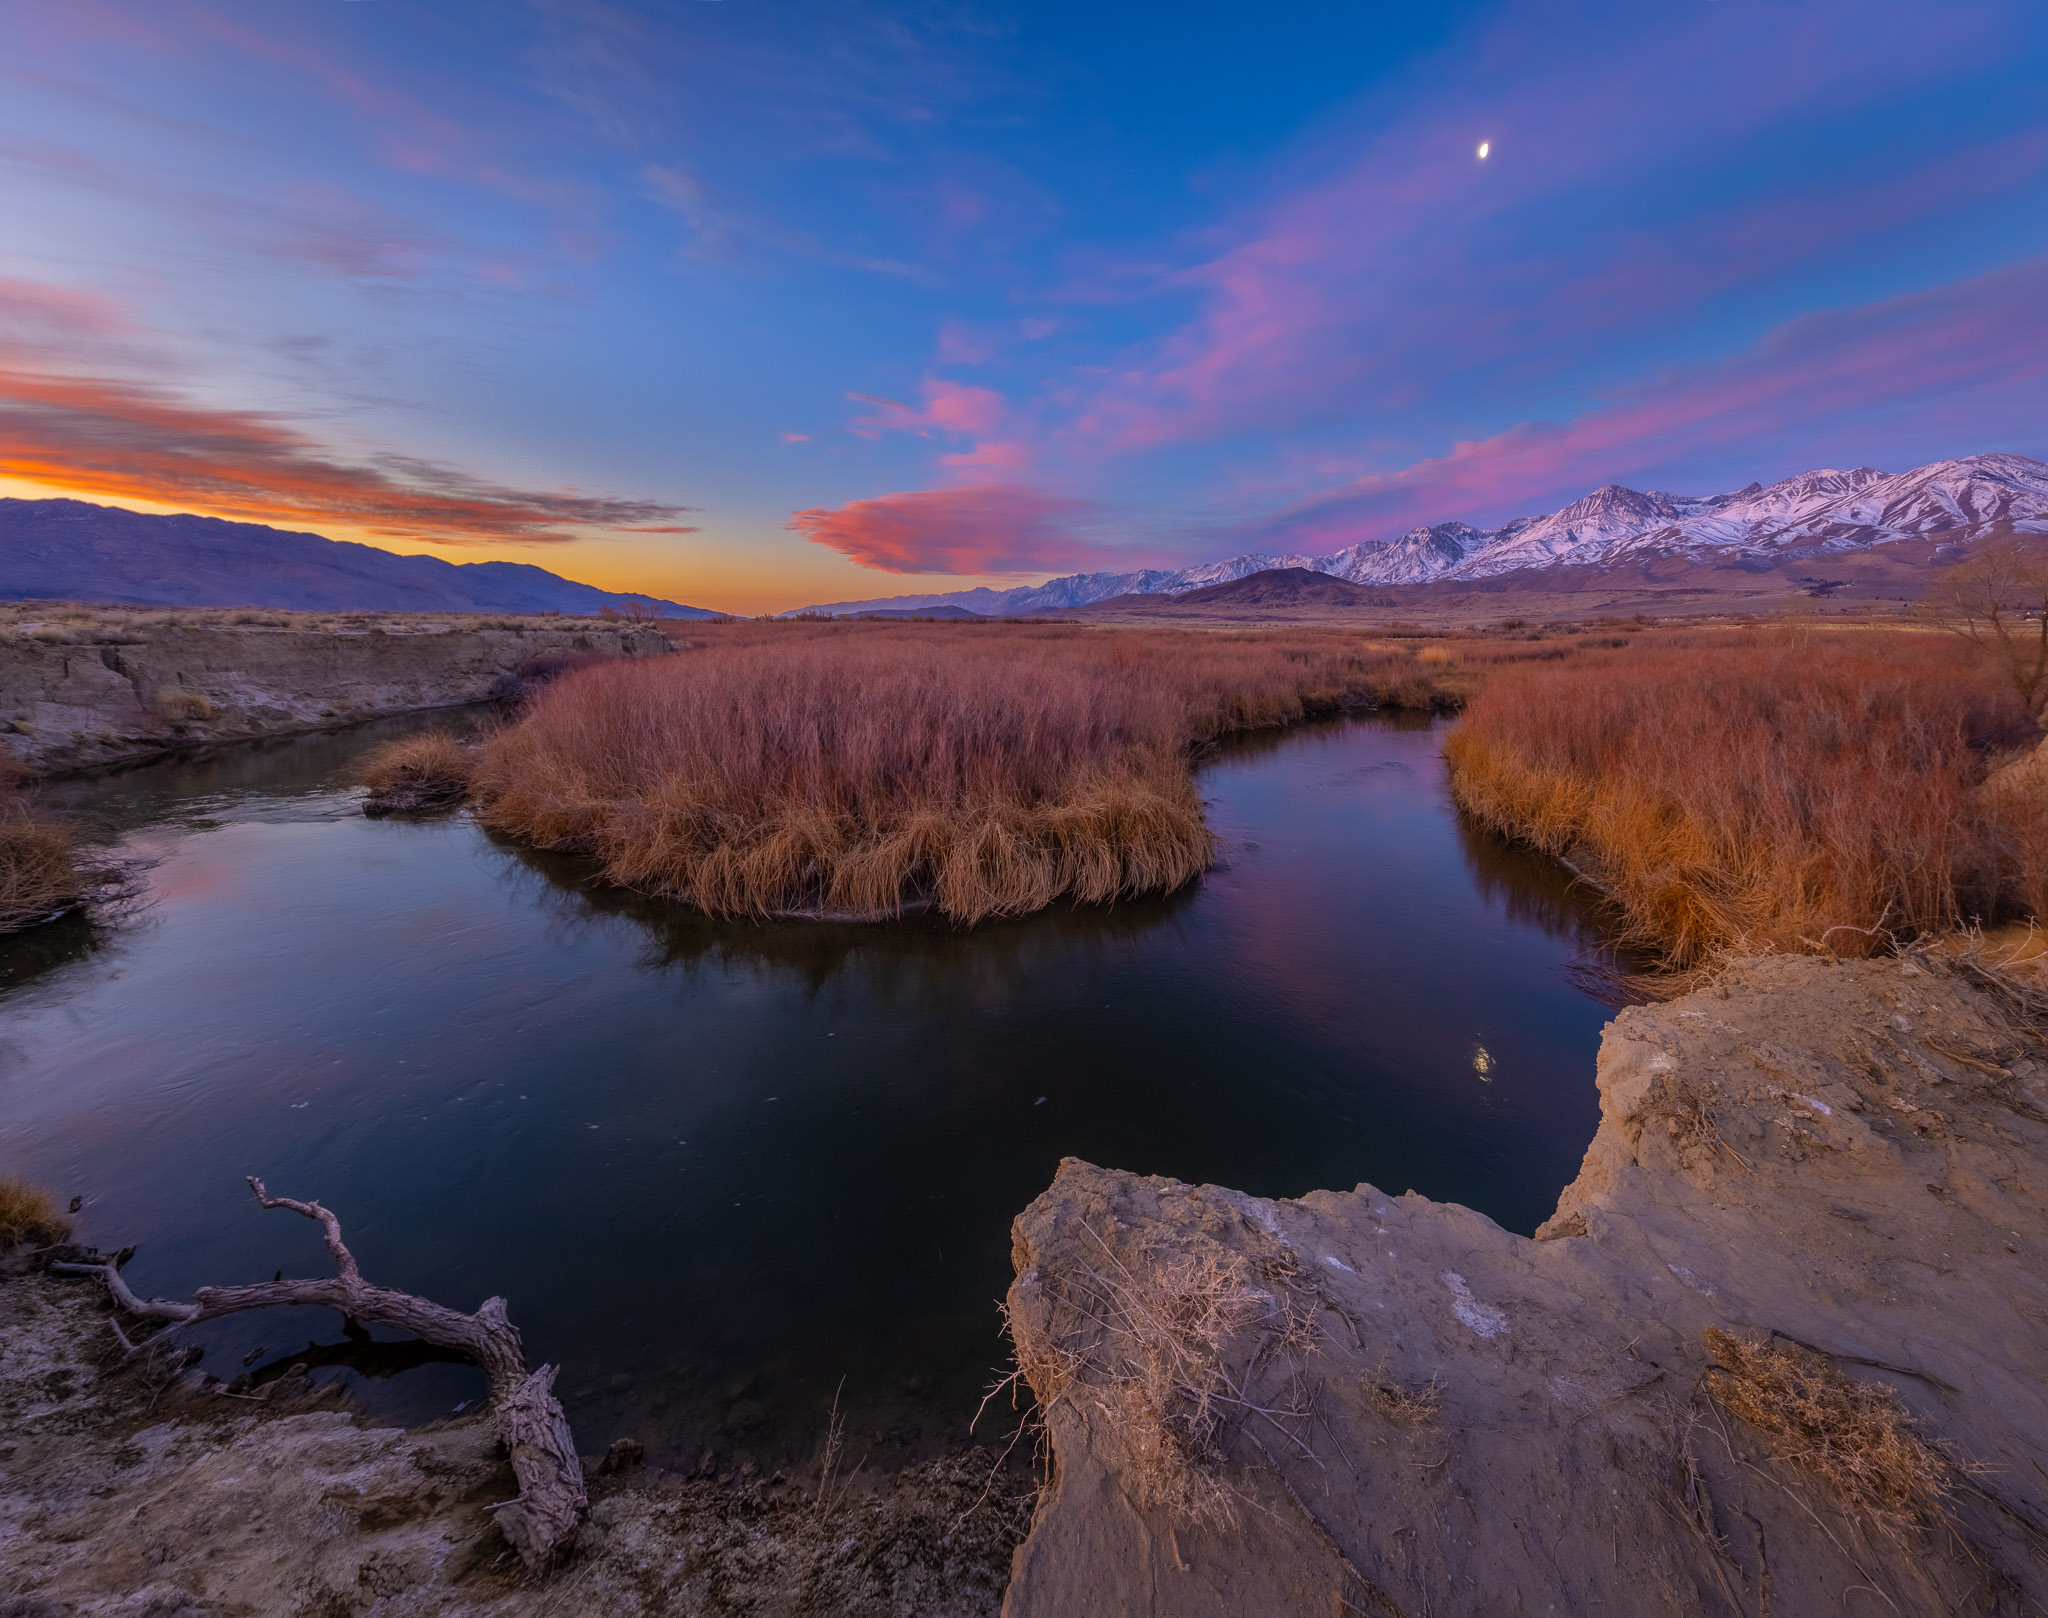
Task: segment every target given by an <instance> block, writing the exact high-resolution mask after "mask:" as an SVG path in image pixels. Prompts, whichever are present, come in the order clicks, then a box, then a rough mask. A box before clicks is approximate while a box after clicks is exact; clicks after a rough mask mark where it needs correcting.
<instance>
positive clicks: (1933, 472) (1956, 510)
mask: <svg viewBox="0 0 2048 1618" xmlns="http://www.w3.org/2000/svg"><path fill="white" fill-rule="evenodd" d="M2019 534H2043V535H2048V464H2044V463H2043V462H2041V461H2035V460H2029V459H2028V458H2027V457H2026V456H2024V455H1970V456H1965V457H1963V458H1962V459H1960V460H1953V461H1936V462H1934V463H1933V464H1932V465H1930V466H1923V467H1919V468H1917V469H1915V470H1913V471H1911V472H1880V471H1878V470H1877V469H1876V468H1875V467H1869V466H1860V467H1857V468H1855V469H1854V470H1853V471H1832V470H1825V471H1815V472H1802V473H1800V474H1799V475H1798V476H1797V477H1790V478H1786V479H1785V480H1784V481H1783V482H1781V483H1773V484H1771V485H1770V486H1769V487H1768V488H1766V487H1765V486H1764V485H1762V484H1759V483H1751V484H1750V485H1749V486H1748V487H1747V488H1742V489H1736V490H1734V491H1733V492H1731V493H1728V494H1716V495H1705V496H1693V495H1676V494H1666V493H1664V492H1663V491H1661V490H1652V491H1650V492H1648V493H1642V492H1639V491H1637V490H1635V489H1625V488H1623V487H1621V486H1620V485H1619V484H1613V483H1610V484H1609V485H1607V487H1605V488H1603V489H1595V490H1594V491H1593V492H1592V493H1591V494H1589V495H1587V496H1585V498H1583V499H1581V500H1575V501H1573V502H1572V503H1571V504H1570V505H1568V506H1566V507H1565V508H1564V509H1563V510H1561V511H1553V512H1551V513H1549V514H1548V515H1547V516H1541V517H1517V518H1515V519H1514V520H1513V521H1512V522H1507V523H1503V524H1502V525H1501V526H1500V527H1498V528H1474V527H1472V526H1470V525H1469V524H1467V523H1462V522H1442V523H1437V524H1434V525H1433V526H1431V527H1428V528H1414V529H1410V530H1409V531H1408V532H1407V533H1405V534H1402V535H1399V536H1398V537H1396V538H1394V539H1387V540H1368V541H1366V542H1364V543H1362V544H1357V545H1351V546H1347V547H1346V548H1345V549H1343V550H1340V551H1336V552H1334V553H1332V554H1331V555H1328V556H1293V555H1285V556H1268V555H1264V554H1259V553H1254V554H1250V555H1245V556H1233V557H1230V558H1229V559H1228V560H1225V561H1221V562H1204V563H1202V564H1200V565H1198V566H1195V567H1187V568H1179V569H1173V570H1165V569H1158V568H1146V569H1141V570H1139V571H1137V572H1133V573H1075V574H1069V575H1068V576H1067V577H1065V578H1058V579H1051V580H1048V581H1047V582H1046V583H1044V584H1038V585H1020V586H1018V587H1017V588H1015V589H1011V590H992V589H989V588H988V587H987V586H985V585H984V586H980V587H978V588H976V589H972V590H959V591H953V592H950V593H946V594H941V595H914V596H886V597H883V598H881V599H878V600H874V601H841V602H835V603H831V604H829V605H823V606H816V607H810V608H806V609H804V610H805V611H809V612H824V613H833V614H842V613H854V612H871V611H874V610H876V609H895V610H899V611H903V610H916V609H919V608H924V609H927V610H928V609H930V608H933V607H940V606H957V607H964V608H966V609H968V610H969V611H972V612H976V613H981V614H985V615H987V616H991V617H1017V616H1021V615H1026V614H1031V613H1041V612H1057V611H1062V610H1066V609H1070V608H1074V607H1083V606H1088V605H1090V604H1092V603H1095V602H1099V601H1107V600H1109V599H1111V598H1112V597H1115V596H1126V595H1181V594H1185V593H1187V592H1190V591H1195V590H1200V589H1203V588H1204V587H1206V586H1211V585H1217V584H1223V583H1227V582H1228V581H1230V580H1232V579H1242V578H1247V577H1249V576H1251V575H1253V574H1256V573H1264V572H1269V571H1271V570H1273V569H1275V568H1306V569H1308V570H1310V571H1312V572H1316V573H1326V574H1329V575H1331V576H1333V577H1335V578H1339V579H1344V580H1347V581H1349V582H1350V583H1353V584H1360V585H1381V586H1388V585H1415V584H1434V583H1438V582H1443V583H1453V584H1456V583H1465V584H1477V583H1480V582H1482V581H1499V582H1500V583H1502V584H1520V583H1523V582H1526V583H1528V584H1530V585H1531V586H1537V585H1540V584H1541V583H1543V582H1544V581H1545V579H1546V578H1548V577H1554V576H1556V575H1558V574H1560V573H1562V572H1564V571H1565V570H1572V571H1573V572H1575V573H1579V574H1584V573H1587V572H1593V573H1598V572H1601V571H1620V570H1623V569H1630V568H1646V567H1651V568H1654V567H1663V568H1665V569H1667V570H1668V569H1669V568H1670V567H1672V566H1674V565H1676V566H1685V567H1705V568H1729V569H1735V570H1738V571H1742V572H1752V573H1754V572H1763V571H1768V570H1775V569H1777V568H1780V567H1782V566H1784V565H1785V564H1788V563H1799V562H1805V563H1811V564H1825V563H1826V562H1827V561H1829V560H1831V559H1835V558H1840V557H1843V556H1845V555H1847V554H1850V553H1865V552H1869V551H1872V550H1875V549H1877V548H1878V547H1881V546H1885V545H1888V544H1894V543H1897V542H1899V541H1904V540H1919V541H1932V542H1933V546H1932V551H1931V553H1930V554H1931V556H1932V559H1936V560H1938V559H1940V557H1941V556H1942V555H1943V554H1953V553H1954V552H1956V551H1959V550H1961V549H1962V548H1964V547H1966V546H1968V545H1971V544H1974V543H1976V542H1978V541H1981V540H1986V539H1992V538H1996V537H2001V536H2009V535H2019Z"/></svg>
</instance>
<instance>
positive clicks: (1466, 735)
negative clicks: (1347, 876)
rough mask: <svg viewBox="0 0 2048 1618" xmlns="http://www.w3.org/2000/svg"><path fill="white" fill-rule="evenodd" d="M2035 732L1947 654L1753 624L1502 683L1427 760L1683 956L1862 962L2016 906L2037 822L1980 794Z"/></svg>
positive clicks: (1987, 681)
mask: <svg viewBox="0 0 2048 1618" xmlns="http://www.w3.org/2000/svg"><path fill="white" fill-rule="evenodd" d="M2036 735H2037V732H2036V729H2035V727H2034V725H2033V722H2032V721H2031V719H2030V718H2029V716H2028V714H2027V713H2026V711H2025V709H2024V707H2023V705H2022V704H2021V703H2020V702H2019V701H2018V699H2017V698H2016V697H2015V696H2014V695H2013V694H2012V692H2011V689H2010V688H2009V687H2008V686H2005V685H2003V684H2001V682H2000V681H1999V680H1998V679H1997V677H1996V675H1995V673H1994V672H1993V671H1992V670H1991V669H1989V668H1988V667H1987V666H1986V664H1985V663H1984V662H1983V660H1982V659H1981V657H1980V656H1979V655H1978V654H1977V653H1976V652H1975V650H1974V649H1973V648H1971V647H1969V646H1967V645H1966V644H1964V643H1963V642H1961V641H1958V640H1954V639H1950V638H1947V637H1943V636H1938V635H1926V634H1911V633H1890V632H1860V631H1850V632H1835V633H1826V632H1814V631H1810V630H1809V631H1797V630H1790V631H1787V630H1766V631H1752V632H1735V633H1722V634H1718V635H1716V634H1712V633H1695V634H1677V635H1669V636H1663V637H1658V638H1653V639H1650V640H1647V641H1644V642H1639V643H1638V644H1636V645H1634V646H1630V647H1627V648H1623V649H1619V650H1612V651H1605V650H1603V651H1593V652H1589V653H1587V654H1584V655H1582V656H1580V657H1579V658H1577V659H1575V660H1573V661H1571V662H1568V663H1561V664H1553V665H1547V666H1528V667H1524V668H1518V669H1510V670H1506V671H1504V672H1501V673H1499V674H1497V675H1496V676H1494V677H1493V678H1492V679H1491V680H1490V681H1489V682H1488V683H1487V684H1486V685H1485V687H1484V688H1483V689H1482V690H1481V691H1480V692H1479V694H1478V695H1477V696H1476V697H1475V698H1474V699H1473V701H1472V702H1471V704H1470V706H1469V707H1468V708H1467V710H1466V714H1465V718H1464V720H1463V722H1462V723H1461V724H1460V725H1459V727H1458V729H1457V730H1456V731H1455V732H1453V733H1452V735H1451V736H1450V737H1449V738H1448V739H1447V741H1446V743H1445V748H1444V751H1445V754H1446V756H1447V758H1448V759H1449V761H1450V765H1451V786H1452V791H1453V794H1454V795H1455V796H1456V798H1457V800H1458V802H1459V804H1460V805H1461V806H1462V807H1464V808H1465V809H1466V810H1467V811H1469V812H1470V813H1472V814H1473V815H1474V816H1476V817H1477V818H1479V819H1480V820H1482V821H1485V822H1487V823H1488V824H1490V825H1492V826H1495V827H1497V828H1498V829H1500V830H1502V831H1505V832H1507V833H1509V834H1511V835H1514V836H1517V837H1521V838H1524V839H1526V840H1528V841H1529V842H1532V843H1534V844H1536V845H1537V846H1538V847H1540V848H1543V849H1546V850H1548V851H1549V852H1551V853H1553V854H1558V855H1561V856H1564V857H1566V858H1569V859H1570V860H1572V861H1573V862H1574V863H1575V864H1577V865H1578V866H1580V867H1581V868H1582V869H1584V870H1585V871H1586V872H1587V873H1588V874H1589V875H1590V876H1591V877H1592V878H1593V879H1594V880H1596V881H1597V882H1598V883H1599V884H1600V885H1601V886H1602V887H1603V888H1604V889H1606V891H1607V892H1608V893H1609V894H1610V895H1611V896H1612V897H1613V898H1614V899H1615V900H1616V901H1617V902H1618V904H1619V905H1620V906H1621V908H1622V910H1623V912H1624V913H1625V915H1626V916H1627V918H1628V921H1629V923H1630V924H1631V926H1632V927H1633V929H1634V931H1635V932H1636V933H1637V934H1638V936H1639V938H1640V939H1641V941H1642V942H1644V943H1646V944H1649V945H1652V946H1655V947H1657V948H1659V949H1661V950H1662V951H1664V952H1665V953H1666V954H1667V955H1668V956H1669V957H1670V958H1671V959H1672V960H1673V961H1674V962H1675V963H1677V964H1686V963H1690V962H1693V961H1697V960H1699V959H1700V958H1701V957H1703V956H1705V955H1707V954H1709V953H1711V952H1713V951H1715V950H1718V949H1722V948H1726V947H1730V946H1734V945H1738V944H1740V945H1744V946H1747V947H1751V948H1775V949H1795V950H1796V949H1812V948H1825V949H1829V950H1832V951H1833V952H1835V953H1838V954H1867V953H1870V952H1873V951H1875V950H1879V949H1882V948H1884V947H1885V946H1886V945H1887V944H1889V943H1890V942H1891V941H1892V940H1894V939H1896V938H1900V937H1910V936H1914V935H1917V934H1922V933H1927V932H1932V931H1939V930H1943V929H1947V928H1950V927H1954V926H1956V925H1958V924H1960V923H1964V922H1968V921H1971V920H1974V919H1982V920H1985V921H1990V920H1994V919H1997V918H1998V917H1999V916H2001V915H2003V914H2009V913H2011V912H2013V911H2015V910H2018V909H2024V908H2029V907H2030V906H2033V905H2035V904H2036V903H2038V901H2039V899H2040V897H2041V896H2042V886H2043V876H2044V873H2048V836H2044V835H2043V827H2042V824H2041V817H2040V816H2039V815H2037V814H2034V813H2033V812H2032V809H2031V807H2030V804H2031V800H2030V799H2029V800H2025V801H2023V800H2022V798H2021V796H2020V795H2016V794H2010V793H1997V792H1993V793H1985V792H1983V791H1981V790H1980V789H1981V787H1982V784H1983V781H1984V779H1985V775H1986V772H1987V768H1988V767H1989V766H1990V764H1991V763H1993V762H1994V761H1996V760H1997V759H1998V758H1999V757H2000V756H2001V755H2002V754H2003V755H2006V756H2009V754H2010V750H2011V749H2013V748H2015V747H2017V746H2019V745H2022V744H2025V743H2029V742H2031V741H2032V740H2033V739H2034V738H2035V736H2036Z"/></svg>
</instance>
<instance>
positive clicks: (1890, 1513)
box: [1702, 1326, 1957, 1535]
mask: <svg viewBox="0 0 2048 1618" xmlns="http://www.w3.org/2000/svg"><path fill="white" fill-rule="evenodd" d="M1702 1336H1703V1338H1704V1340H1705V1342H1706V1346H1707V1350H1708V1352H1709V1353H1710V1354H1711V1355H1712V1356H1713V1359H1714V1361H1715V1363H1714V1365H1712V1366H1711V1367H1710V1368H1709V1370H1708V1372H1707V1380H1706V1387H1707V1391H1708V1392H1709V1393H1711V1394H1712V1395H1713V1397H1714V1400H1715V1402H1716V1403H1718V1404H1719V1405H1720V1406H1721V1407H1722V1408H1723V1409H1724V1410H1727V1411H1728V1412H1729V1413H1730V1414H1731V1415H1735V1416H1739V1417H1740V1418H1741V1419H1742V1420H1743V1421H1746V1422H1747V1423H1749V1425H1750V1426H1752V1427H1754V1428H1756V1429H1757V1431H1758V1432H1761V1433H1763V1434H1765V1435H1767V1436H1768V1437H1769V1438H1771V1439H1772V1440H1774V1441H1775V1445H1776V1454H1777V1456H1778V1458H1779V1459H1781V1460H1783V1461H1785V1462H1787V1463H1788V1464H1789V1465H1792V1466H1795V1467H1797V1468H1798V1469H1799V1470H1800V1471H1802V1472H1805V1473H1807V1474H1809V1475H1810V1476H1812V1477H1815V1478H1817V1479H1819V1480H1820V1481H1821V1482H1822V1483H1823V1484H1825V1485H1826V1486H1827V1487H1828V1488H1829V1489H1830V1490H1832V1491H1833V1492H1834V1493H1835V1494H1836V1495H1838V1496H1839V1497H1840V1498H1841V1499H1842V1500H1843V1501H1844V1502H1845V1503H1846V1504H1847V1505H1849V1506H1850V1507H1851V1508H1852V1509H1854V1510H1855V1511H1857V1512H1859V1513H1860V1514H1862V1515H1863V1516H1865V1517H1866V1518H1868V1519H1869V1520H1870V1521H1872V1522H1873V1523H1874V1524H1875V1525H1876V1526H1878V1527H1879V1528H1880V1529H1882V1530H1883V1531H1885V1532H1887V1533H1890V1534H1893V1535H1897V1534H1899V1533H1900V1532H1901V1531H1902V1530H1904V1529H1908V1528H1915V1527H1920V1526H1923V1525H1925V1524H1927V1523H1930V1522H1932V1521H1934V1520H1935V1519H1936V1518H1938V1517H1939V1515H1940V1514H1941V1511H1942V1508H1943V1505H1944V1503H1945V1502H1946V1501H1947V1499H1948V1498H1949V1496H1950V1494H1951V1492H1952V1490H1953V1488H1954V1485H1955V1481H1956V1474H1957V1469H1956V1467H1955V1465H1954V1463H1953V1462H1952V1461H1951V1460H1950V1459H1949V1457H1948V1456H1946V1455H1944V1454H1943V1453H1942V1452H1941V1450H1939V1449H1938V1448H1936V1447H1935V1446H1934V1445H1932V1444H1930V1443H1929V1442H1928V1441H1927V1440H1926V1439H1924V1438H1923V1437H1921V1436H1920V1433H1919V1431H1918V1430H1917V1429H1916V1428H1915V1426H1914V1425H1913V1418H1912V1416H1911V1415H1910V1414H1908V1412H1907V1410H1906V1408H1905V1406H1904V1405H1902V1404H1900V1403H1899V1397H1898V1395H1897V1394H1896V1393H1894V1392H1893V1391H1892V1390H1891V1389H1890V1388H1888V1387H1885V1386H1884V1385H1883V1384H1881V1383H1876V1382H1857V1381H1853V1380H1851V1379H1850V1378H1849V1377H1846V1376H1844V1375H1843V1374H1842V1373H1841V1372H1840V1371H1838V1370H1836V1369H1835V1368H1834V1367H1833V1366H1832V1365H1830V1364H1828V1362H1827V1361H1826V1360H1824V1359H1823V1358H1821V1356H1820V1355H1818V1354H1814V1353H1811V1352H1809V1351H1808V1350H1806V1349H1803V1348H1800V1347H1797V1346H1796V1345H1793V1344H1788V1343H1779V1342H1776V1341H1771V1340H1766V1339H1761V1338H1744V1337H1736V1336H1733V1335H1731V1334H1730V1333H1728V1332H1725V1331H1722V1330H1721V1329H1720V1328H1719V1327H1717V1326H1709V1327H1707V1328H1706V1330H1705V1332H1704V1333H1703V1334H1702Z"/></svg>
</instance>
